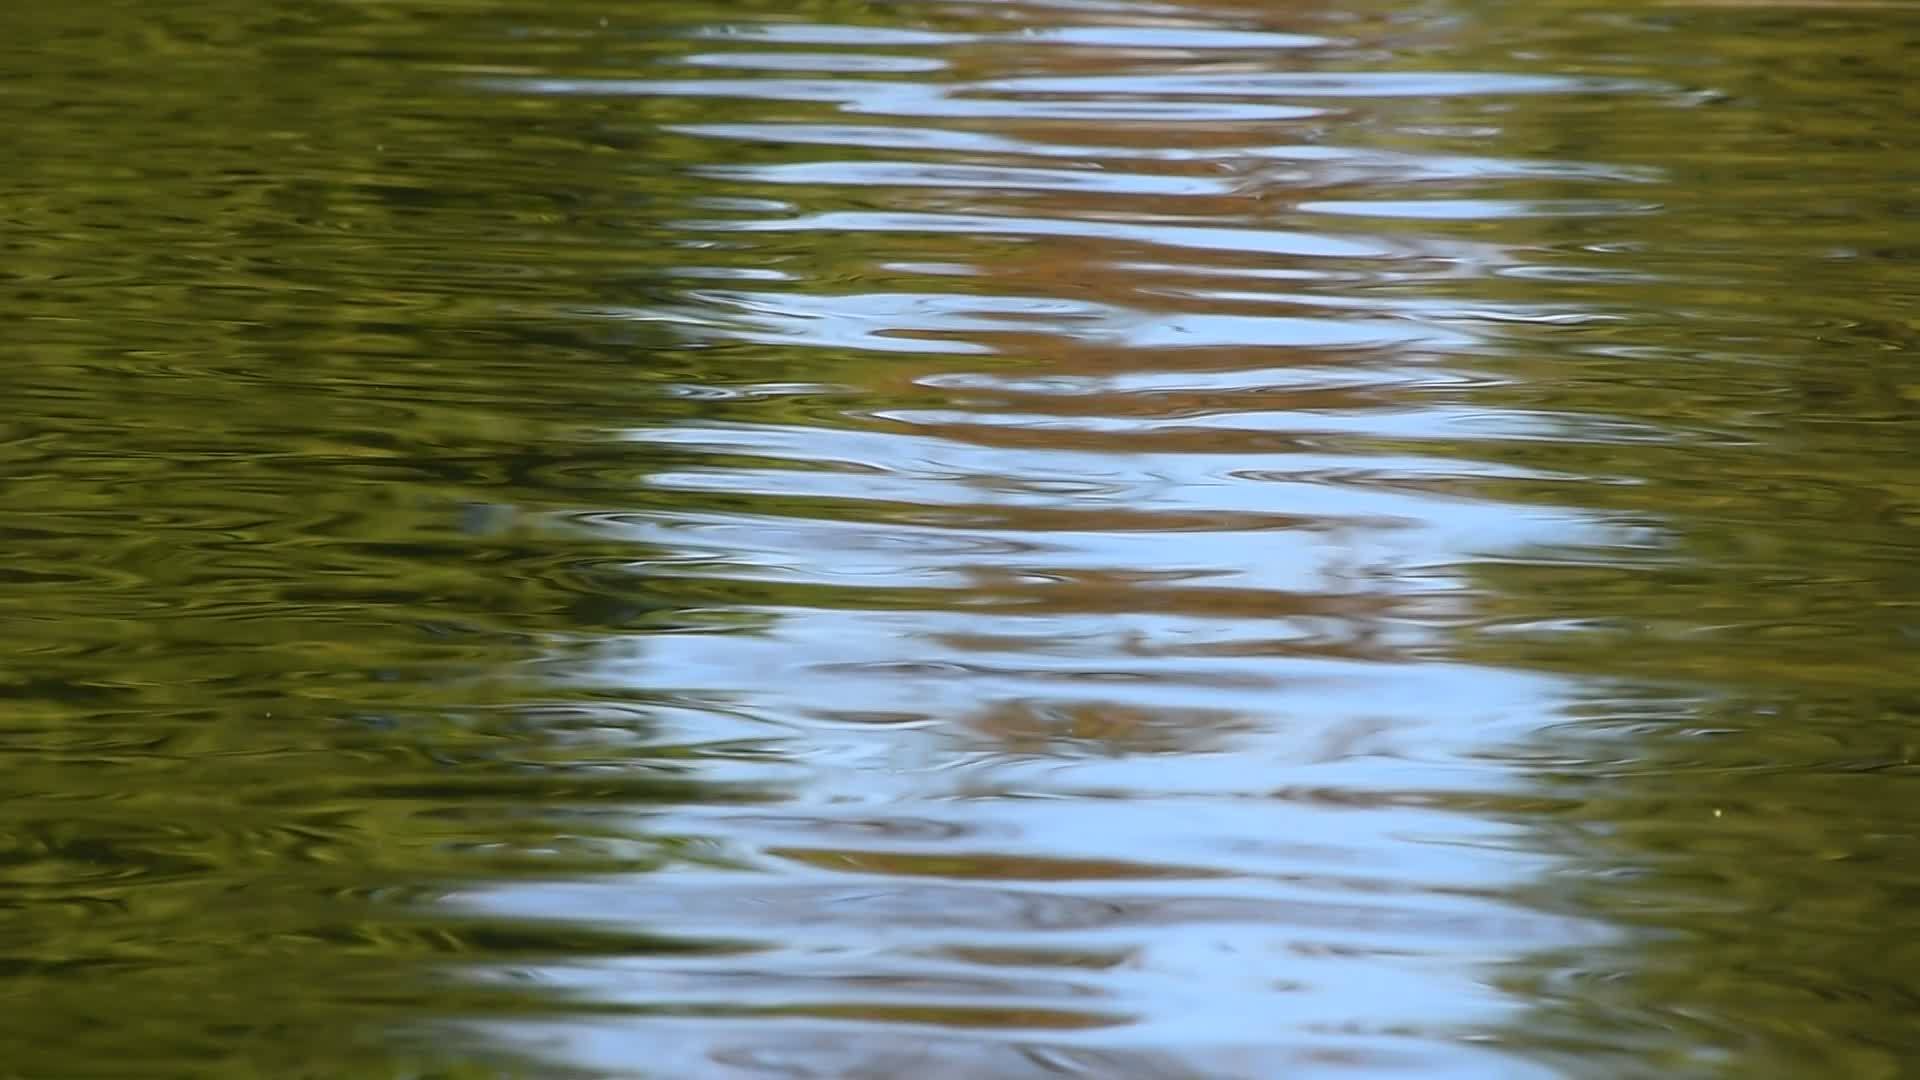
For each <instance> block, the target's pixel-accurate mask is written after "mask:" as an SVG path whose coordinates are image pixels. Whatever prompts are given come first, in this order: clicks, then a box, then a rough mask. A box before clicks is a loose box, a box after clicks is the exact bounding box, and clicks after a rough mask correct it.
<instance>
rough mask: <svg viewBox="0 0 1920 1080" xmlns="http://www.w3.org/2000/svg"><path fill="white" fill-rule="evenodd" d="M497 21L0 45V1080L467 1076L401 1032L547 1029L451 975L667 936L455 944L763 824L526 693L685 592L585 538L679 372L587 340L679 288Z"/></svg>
mask: <svg viewBox="0 0 1920 1080" xmlns="http://www.w3.org/2000/svg"><path fill="white" fill-rule="evenodd" d="M403 7H404V10H403ZM488 9H489V5H482V4H475V5H471V6H470V7H469V9H468V10H465V11H462V10H460V9H459V6H458V5H435V6H434V10H435V12H437V14H435V15H433V16H432V17H428V16H427V14H426V13H425V12H426V9H425V8H421V7H419V6H417V5H414V6H393V5H371V6H369V5H355V6H350V7H338V8H332V7H329V8H325V9H322V8H316V7H314V6H312V5H301V4H271V5H260V4H257V3H249V2H238V0H234V2H226V0H209V2H203V3H198V4H194V5H189V6H187V7H183V8H177V9H169V10H168V11H166V12H158V11H147V10H141V11H137V12H136V11H134V10H133V9H132V8H130V7H127V6H126V5H106V4H86V3H83V4H80V5H32V6H29V7H26V8H22V9H20V10H17V11H11V12H10V13H9V28H10V30H11V31H12V33H11V34H10V35H9V44H8V45H6V46H4V47H5V48H6V49H7V50H8V60H9V63H10V64H11V65H12V66H11V70H12V71H13V73H14V74H15V76H16V78H17V79H18V80H19V81H18V84H17V85H18V87H21V88H25V89H24V91H23V93H24V95H25V96H24V97H23V98H22V100H27V101H31V102H32V104H31V105H29V106H27V107H25V108H23V109H22V111H21V116H20V120H21V122H20V123H19V124H17V125H14V126H13V127H11V128H10V129H9V131H8V133H7V134H6V135H5V136H4V138H6V139H7V141H8V142H9V144H10V150H12V151H14V152H9V153H7V154H6V155H5V161H4V163H3V164H0V192H4V193H5V195H6V199H5V202H6V205H7V213H8V215H9V217H10V222H9V229H10V236H11V237H12V240H11V241H10V243H11V244H12V250H11V252H10V257H9V263H8V267H7V271H8V275H7V280H6V282H5V288H6V292H7V313H8V317H9V319H10V320H17V321H16V322H13V323H12V325H13V331H12V332H10V334H9V346H8V353H7V363H6V364H5V365H4V367H0V387H3V388H4V390H5V396H6V398H7V401H8V409H7V416H6V418H5V420H4V422H3V425H4V433H3V437H4V442H0V476H4V478H5V479H4V483H5V486H6V492H7V496H8V505H9V511H8V517H7V521H6V524H5V530H4V531H5V536H6V539H7V545H8V547H7V558H6V565H5V566H4V568H0V583H3V584H4V585H5V588H4V589H0V654H4V655H6V656H7V657H9V658H10V660H11V664H10V666H9V668H8V669H7V670H5V671H0V706H3V707H4V714H5V719H4V722H3V723H0V742H3V743H4V746H5V748H6V749H7V750H9V751H11V753H10V755H9V764H8V768H7V773H6V775H7V780H6V795H7V798H6V801H5V806H6V811H5V815H4V828H3V829H0V832H3V833H4V835H5V836H6V838H7V843H6V847H5V850H4V851H0V901H3V902H4V903H5V904H6V906H7V907H8V908H9V909H10V915H11V918H10V925H11V927H12V928H13V932H12V933H11V934H10V935H9V938H8V941H9V944H8V946H7V947H6V949H5V951H4V958H3V959H4V964H5V967H6V969H7V973H8V976H9V986H10V988H11V990H12V997H11V998H10V1006H11V1007H10V1008H9V1010H8V1014H7V1019H6V1020H5V1021H0V1041H4V1042H5V1044H6V1045H7V1046H8V1053H7V1061H6V1063H5V1065H4V1066H0V1072H6V1073H8V1074H9V1075H21V1076H28V1075H31V1076H61V1075H67V1076H89V1077H92V1076H109V1075H121V1074H123V1073H125V1074H131V1073H135V1072H137V1073H139V1074H141V1075H162V1074H164V1075H194V1076H236V1077H238V1076H249V1077H251V1076H261V1075H276V1076H295V1075H301V1076H305V1075H314V1076H320V1075H327V1076H335V1075H339V1076H372V1075H388V1074H389V1073H390V1072H391V1071H392V1070H394V1069H403V1068H404V1066H405V1064H406V1063H407V1062H408V1061H416V1060H417V1062H419V1063H420V1067H421V1068H422V1069H426V1068H429V1067H431V1068H433V1069H435V1070H437V1071H435V1075H445V1076H455V1075H460V1076H464V1075H470V1074H469V1073H467V1072H461V1071H459V1070H458V1068H457V1067H454V1068H455V1071H452V1072H449V1071H446V1069H447V1068H448V1067H449V1066H445V1065H443V1064H442V1059H443V1058H445V1057H447V1056H448V1055H447V1053H446V1051H445V1049H444V1048H443V1047H437V1046H435V1045H433V1042H434V1041H435V1040H433V1039H431V1038H423V1039H422V1040H421V1041H420V1042H419V1043H418V1044H417V1045H415V1044H411V1043H408V1042H406V1041H405V1040H404V1039H403V1041H402V1042H401V1043H400V1044H399V1045H398V1046H397V1047H396V1045H395V1044H393V1043H390V1042H387V1041H385V1040H384V1039H383V1038H382V1033H383V1032H384V1031H387V1030H388V1029H391V1028H392V1027H394V1026H396V1025H397V1026H401V1027H404V1026H406V1025H409V1024H412V1023H414V1022H415V1021H418V1020H421V1019H423V1018H437V1017H447V1016H460V1015H497V1014H506V1013H515V1012H519V1011H525V1010H528V1009H532V1008H536V1007H537V1006H536V998H537V995H535V994H532V993H522V992H520V991H517V990H508V989H497V988H488V989H485V990H482V989H480V988H477V987H474V986H472V985H469V984H462V983H458V982H454V981H450V980H449V979H448V978H447V977H446V976H447V972H448V971H449V970H451V969H452V966H453V965H455V964H459V963H462V962H463V959H464V958H466V957H470V956H471V955H472V954H474V953H476V952H480V951H484V952H485V953H486V955H487V956H488V958H489V959H490V960H493V961H501V962H508V963H510V962H512V961H513V960H515V959H516V958H520V957H534V956H545V955H552V954H557V953H565V952H567V951H569V950H576V949H587V950H592V951H597V952H607V953H611V952H618V951H636V950H663V951H671V950H672V949H675V948H685V947H692V946H689V945H688V944H687V943H675V942H662V941H658V940H655V939H650V938H647V937H645V936H644V935H639V934H610V933H594V932H590V931H585V930H576V929H571V928H567V927H533V928H529V927H527V926H524V925H519V924H515V923H510V922H507V921H505V920H500V921H490V920H486V919H480V918H471V919H467V918H455V917H450V916H446V915H444V914H441V913H437V911H436V907H435V902H436V900H437V899H438V897H439V894H440V893H441V892H442V891H443V890H445V889H447V888H450V887H453V886H455V885H458V884H460V883H463V882H472V881H479V880H486V881H497V880H506V879H533V878H539V877H544V876H550V875H555V874H583V873H590V872H599V871H606V870H644V869H647V868H650V867H652V866H656V865H660V864H662V863H664V862H669V861H684V860H686V859H688V858H699V857H704V856H698V853H697V852H692V849H691V848H690V847H689V846H688V845H686V844H685V843H683V842H682V841H680V840H678V839H676V838H673V837H659V836H644V835H636V834H635V833H634V832H633V831H632V829H631V828H630V821H626V822H623V823H622V824H621V825H619V826H615V825H613V824H609V823H608V822H609V819H610V816H611V813H612V808H619V810H620V811H621V812H622V813H626V814H630V813H631V811H632V809H633V808H634V807H636V806H645V805H649V804H671V803H677V802H682V801H685V800H688V799H691V798H696V797H697V798H703V799H704V798H708V797H713V798H717V799H720V800H723V801H724V800H726V799H729V798H736V797H737V798H751V797H753V792H751V791H749V790H734V789H731V788H714V787H710V786H708V785H704V784H702V783H701V782H700V781H699V780H698V779H697V768H696V767H697V764H698V759H699V756H700V752H699V750H698V748H688V747H672V748H658V747H656V746H655V742H656V740H657V735H658V732H657V730H656V728H657V725H656V724H655V722H654V720H653V713H654V710H655V709H656V708H658V707H661V706H662V705H663V704H666V702H665V701H664V700H663V696H662V695H648V694H645V693H639V692H629V693H626V694H619V693H611V692H600V688H593V692H591V693H590V692H589V690H588V689H587V688H571V687H566V686H561V685H556V684H555V683H554V682H552V681H551V680H549V679H547V678H546V677H545V671H544V669H542V668H540V667H539V666H538V664H539V663H541V662H551V661H553V660H555V659H556V657H557V658H559V659H561V660H564V659H565V658H566V657H567V656H568V655H569V651H570V650H571V649H573V648H576V647H578V646H576V645H570V644H569V643H570V642H581V641H589V642H590V641H591V640H592V639H593V638H595V637H596V636H597V635H601V634H604V633H605V632H606V631H607V630H610V629H618V630H620V631H640V632H644V631H647V630H651V629H657V628H663V627H666V628H670V627H674V626H677V625H681V624H682V623H683V622H684V621H685V619H686V618H687V617H688V616H685V615H684V609H685V608H686V607H688V606H698V605H699V601H698V600H697V599H691V600H690V599H689V598H688V597H687V596H685V595H676V594H674V593H673V592H672V590H671V589H670V588H668V587H666V586H665V585H663V584H661V583H658V582H653V581H649V580H648V579H646V578H644V577H641V576H639V575H637V574H635V573H633V572H632V570H631V567H632V566H633V564H634V563H635V561H636V560H638V559H643V558H644V557H645V556H646V554H647V553H646V551H645V549H643V548H640V547H638V546H636V545H635V544H633V543H631V542H629V541H627V540H624V539H620V538H610V537H606V536H603V535H601V534H600V533H598V532H596V531H595V530H593V529H590V528H589V529H578V530H575V529H571V528H569V527H568V526H567V524H566V523H567V521H568V520H569V519H570V518H574V517H576V516H578V517H581V518H583V519H584V516H585V515H587V514H589V513H591V512H597V511H603V510H605V509H607V508H608V507H609V506H620V505H623V504H622V503H621V502H619V501H617V499H618V497H617V495H616V493H625V492H628V491H630V490H631V488H632V485H633V477H634V476H635V475H636V474H639V473H642V472H644V471H645V470H646V469H647V468H648V467H649V466H650V463H651V462H652V461H653V460H654V455H653V453H652V451H650V450H649V449H648V448H646V447H643V446H640V445H637V444H631V443H621V442H617V441H614V440H610V439H608V438H606V437H605V433H606V432H607V431H608V430H610V429H614V428H618V427H622V426H626V425H630V424H632V423H634V421H635V417H636V415H642V414H645V411H646V410H650V409H657V408H662V407H663V405H662V403H663V401H665V400H666V399H663V397H662V396H661V394H660V384H661V383H663V382H670V381H671V380H673V379H674V378H675V377H676V376H677V375H678V374H679V373H676V372H674V371H670V370H655V369H654V368H652V367H650V366H649V362H648V360H649V351H650V350H652V349H655V348H657V347H658V345H659V343H660V336H659V335H658V334H657V333H654V332H651V331H647V330H645V329H644V328H632V327H622V328H620V329H619V331H618V334H616V333H615V332H613V331H602V330H599V329H589V328H583V327H584V326H585V325H586V324H583V323H582V321H580V320H578V319H577V318H575V317H573V316H571V315H569V314H568V312H569V310H571V309H577V308H578V307H579V306H581V305H583V304H586V303H592V302H610V303H611V302H624V303H631V302H633V301H634V298H635V296H636V295H642V294H644V293H645V291H646V290H647V289H649V288H652V287H654V286H653V284H652V283H653V282H655V281H657V279H658V277H659V274H660V272H661V269H662V267H663V266H664V265H665V264H666V263H667V262H668V261H670V259H671V258H672V252H671V251H669V250H668V249H667V246H666V245H664V244H662V243H660V242H659V241H658V237H657V236H655V235H651V234H649V232H648V229H649V228H650V227H649V226H647V225H646V224H645V223H644V222H642V223H635V222H633V221H632V220H631V219H632V214H631V210H630V208H629V207H628V201H629V198H630V196H629V194H628V191H629V189H630V187H631V178H630V177H628V176H626V175H625V174H624V173H623V172H622V171H621V170H620V169H617V168H615V167H614V166H613V165H611V164H610V163H609V160H608V158H607V157H606V156H604V155H602V154H600V153H599V152H598V149H597V146H598V139H599V138H600V134H599V132H598V131H597V129H596V123H597V119H596V117H595V116H593V115H592V114H590V113H585V112H581V111H579V110H575V109H573V108H571V107H562V106H561V105H559V104H557V103H556V104H554V105H551V106H549V105H544V104H542V103H540V102H523V103H520V104H519V105H518V106H517V107H516V108H515V109H513V110H510V111H511V112H512V113H513V116H512V117H511V118H510V119H509V121H508V122H506V123H505V124H504V125H503V123H502V110H501V105H500V102H498V101H497V100H491V101H490V100H482V99H480V98H478V97H476V96H475V95H472V94H469V93H466V92H464V91H462V90H460V89H459V88H458V86H457V76H456V75H455V74H454V73H453V71H452V69H449V68H445V67H444V66H443V64H457V63H459V62H472V61H473V60H474V59H475V55H476V51H483V50H484V48H485V47H487V46H486V43H487V42H497V41H499V40H502V39H500V38H499V37H497V36H496V35H495V34H494V33H493V32H494V31H495V30H497V29H500V28H501V27H502V25H504V24H502V23H499V22H498V21H496V20H494V19H492V18H491V17H490V16H489V13H488ZM402 102H406V103H410V104H406V105H401V104H398V103H402ZM666 168H667V167H666V166H664V165H663V166H662V169H663V171H664V170H665V169H666ZM616 223H617V224H618V226H619V227H620V228H621V229H622V230H623V231H619V232H615V231H613V229H614V227H615V225H616ZM677 407H683V408H684V407H690V406H684V405H682V406H677ZM589 697H590V698H591V700H590V701H589V700H586V699H588V698H589ZM690 852H692V853H691V854H690ZM552 1072H553V1070H551V1069H545V1070H543V1075H546V1074H550V1073H552ZM479 1074H480V1073H479V1071H474V1072H472V1073H471V1075H479ZM488 1074H489V1075H492V1073H491V1072H490V1073H488Z"/></svg>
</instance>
